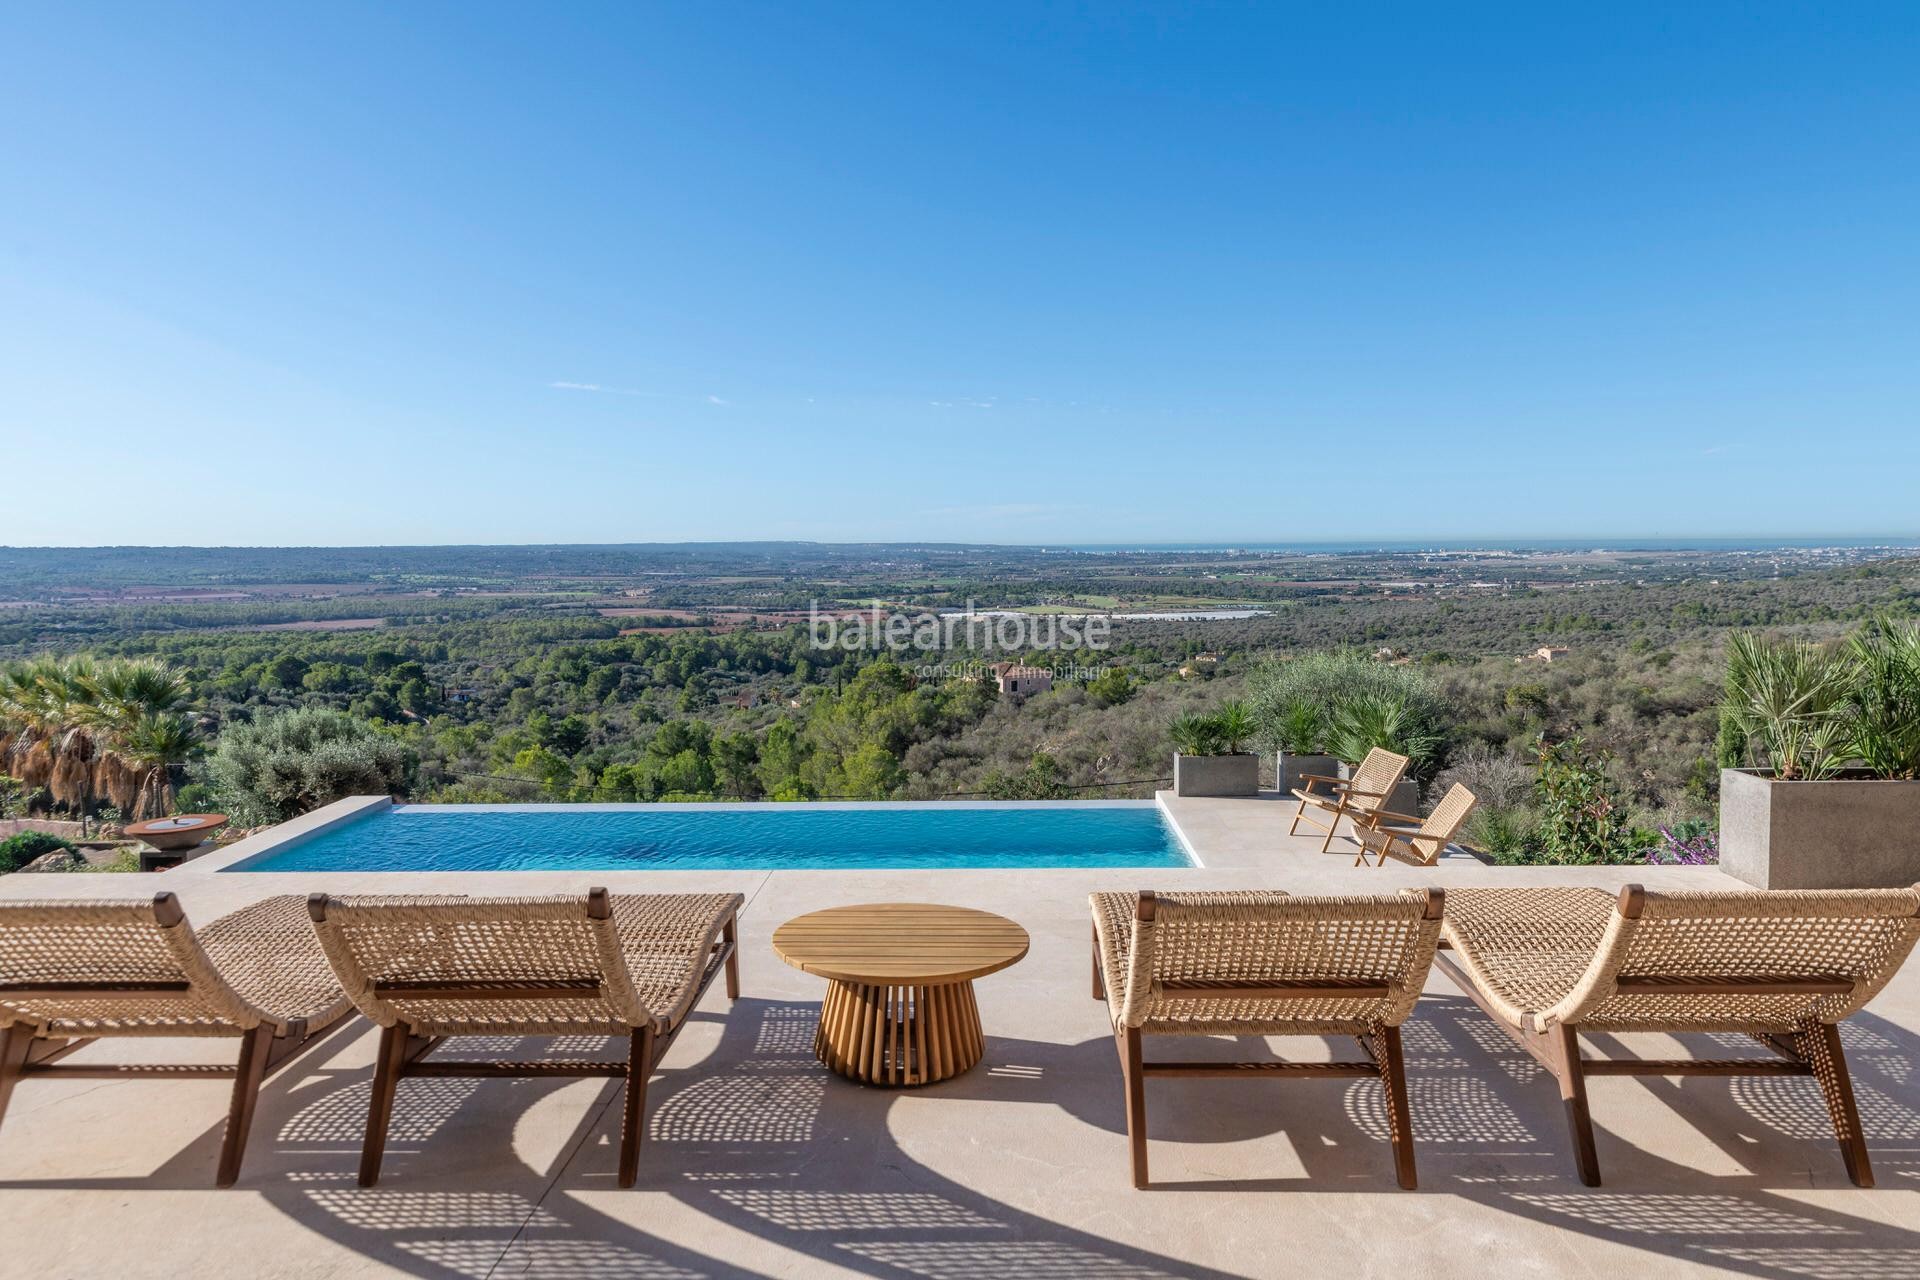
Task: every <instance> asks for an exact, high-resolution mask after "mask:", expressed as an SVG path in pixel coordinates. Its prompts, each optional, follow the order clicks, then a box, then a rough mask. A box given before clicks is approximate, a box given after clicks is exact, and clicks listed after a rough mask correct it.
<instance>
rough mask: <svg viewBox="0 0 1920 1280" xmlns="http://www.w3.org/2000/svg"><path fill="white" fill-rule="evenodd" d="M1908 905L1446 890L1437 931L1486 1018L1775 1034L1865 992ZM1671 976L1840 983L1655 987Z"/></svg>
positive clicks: (1877, 897)
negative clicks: (1787, 987) (1628, 905)
mask: <svg viewBox="0 0 1920 1280" xmlns="http://www.w3.org/2000/svg"><path fill="white" fill-rule="evenodd" d="M1916 910H1920V893H1916V892H1915V891H1914V890H1912V889H1891V890H1889V889H1841V890H1808V889H1796V890H1754V891H1734V892H1726V891H1704V890H1690V891H1680V892H1669V893H1651V892H1649V893H1645V894H1644V895H1643V897H1642V899H1641V905H1640V906H1639V909H1638V914H1637V915H1635V916H1627V915H1624V914H1622V913H1621V912H1620V911H1619V910H1618V909H1617V907H1616V896H1615V895H1613V894H1610V893H1607V892H1605V891H1604V890H1600V889H1582V888H1564V889H1563V888H1533V889H1456V890H1453V891H1452V892H1451V893H1449V894H1448V895H1447V918H1446V922H1445V925H1444V936H1445V938H1446V940H1447V943H1448V945H1450V946H1451V947H1452V948H1453V950H1454V952H1455V953H1456V954H1457V956H1458V957H1459V960H1460V963H1461V965H1462V967H1463V968H1464V969H1465V970H1466V971H1467V973H1468V975H1469V976H1470V977H1471V978H1472V979H1473V981H1474V985H1475V986H1477V987H1478V988H1479V989H1480V993H1481V994H1482V996H1484V997H1485V998H1486V999H1485V1003H1486V1004H1487V1005H1488V1007H1489V1011H1490V1012H1492V1013H1494V1014H1495V1015H1496V1016H1497V1017H1499V1018H1500V1019H1501V1020H1503V1021H1505V1022H1507V1023H1508V1024H1509V1025H1511V1026H1514V1027H1521V1028H1524V1029H1526V1030H1531V1031H1539V1030H1544V1029H1545V1028H1546V1027H1547V1025H1548V1024H1549V1023H1552V1022H1566V1023H1578V1024H1579V1025H1580V1026H1582V1027H1591V1028H1593V1029H1595V1030H1610V1031H1633V1030H1647V1031H1690V1030H1691V1031H1723V1030H1732V1031H1748V1032H1759V1031H1778V1032H1788V1031H1793V1030H1795V1029H1797V1028H1800V1027H1804V1026H1806V1025H1807V1024H1809V1023H1818V1022H1825V1023H1832V1022H1838V1021H1839V1020H1840V1019H1842V1018H1844V1017H1846V1016H1847V1015H1848V1014H1850V1013H1852V1012H1854V1011H1855V1010H1857V1009H1859V1008H1860V1007H1861V1006H1862V1005H1864V1004H1865V1003H1866V1002H1867V1001H1868V1000H1869V999H1871V998H1872V997H1873V996H1874V995H1875V994H1876V993H1878V992H1879V991H1880V989H1881V988H1882V987H1884V986H1885V985H1886V983H1887V981H1888V979H1890V978H1891V977H1892V976H1893V974H1894V971H1895V970H1896V969H1898V967H1899V965H1900V962H1901V961H1902V960H1904V959H1905V958H1906V955H1907V952H1908V951H1909V950H1910V949H1911V948H1912V946H1913V943H1914V939H1915V936H1916V930H1920V921H1916V920H1915V917H1914V913H1915V911H1916ZM1682 976H1684V977H1688V978H1696V977H1718V978H1723V979H1726V980H1727V981H1728V982H1731V983H1738V982H1739V981H1741V980H1743V979H1753V980H1754V981H1755V983H1756V987H1757V986H1759V985H1761V984H1760V983H1759V979H1761V978H1776V979H1784V978H1796V979H1831V980H1832V981H1833V982H1834V983H1835V985H1836V986H1839V987H1842V988H1843V989H1840V990H1834V991H1827V992H1809V991H1797V992H1795V991H1787V992H1780V991H1764V990H1759V989H1756V990H1754V991H1750V992H1748V991H1713V992H1707V993H1695V992H1692V991H1680V992H1675V991H1663V990H1662V989H1661V986H1660V983H1661V979H1662V978H1663V977H1672V978H1679V977H1682ZM1623 979H1625V980H1626V982H1627V984H1628V985H1627V986H1625V987H1623V986H1622V980H1623Z"/></svg>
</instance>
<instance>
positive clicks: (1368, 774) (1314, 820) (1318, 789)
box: [1287, 747, 1408, 853]
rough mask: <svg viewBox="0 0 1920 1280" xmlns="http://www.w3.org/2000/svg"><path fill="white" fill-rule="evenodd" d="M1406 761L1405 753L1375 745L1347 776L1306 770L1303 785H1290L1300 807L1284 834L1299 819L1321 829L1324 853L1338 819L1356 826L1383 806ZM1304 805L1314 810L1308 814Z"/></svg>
mask: <svg viewBox="0 0 1920 1280" xmlns="http://www.w3.org/2000/svg"><path fill="white" fill-rule="evenodd" d="M1407 764H1408V760H1407V758H1406V757H1405V756H1403V755H1396V754H1394V753H1393V752H1391V751H1388V750H1386V749H1384V748H1382V747H1375V748H1374V749H1373V750H1371V751H1369V752H1367V758H1366V759H1365V760H1362V761H1361V762H1360V767H1359V768H1358V769H1355V770H1354V771H1353V776H1352V777H1351V778H1329V777H1326V776H1325V775H1323V774H1308V775H1307V785H1306V786H1304V787H1295V788H1294V789H1293V795H1294V798H1295V799H1296V800H1298V801H1299V802H1300V808H1299V809H1298V810H1296V811H1295V812H1294V815H1293V825H1292V826H1290V827H1288V828H1287V834H1288V835H1293V834H1294V833H1295V832H1297V831H1299V830H1300V824H1301V823H1302V822H1305V823H1307V824H1308V825H1309V826H1311V827H1314V828H1315V829H1317V830H1320V831H1324V832H1326V833H1327V838H1326V839H1325V840H1322V841H1321V842H1320V852H1322V853H1325V852H1326V851H1327V850H1328V849H1330V848H1332V847H1333V833H1334V831H1335V830H1336V829H1337V828H1338V827H1339V826H1340V819H1342V818H1346V819H1348V820H1350V821H1352V822H1353V823H1354V825H1355V826H1358V825H1360V823H1361V821H1362V820H1363V819H1365V818H1368V817H1371V816H1372V814H1373V812H1374V810H1376V809H1383V808H1385V807H1386V804H1387V799H1388V797H1389V796H1391V795H1392V794H1393V789H1394V787H1395V786H1396V785H1398V783H1399V781H1400V778H1401V775H1403V774H1405V773H1406V771H1407ZM1308 809H1312V810H1313V811H1314V812H1313V813H1311V814H1310V813H1308V812H1307V810H1308ZM1323 816H1324V817H1325V819H1326V821H1324V822H1322V821H1321V818H1322V817H1323Z"/></svg>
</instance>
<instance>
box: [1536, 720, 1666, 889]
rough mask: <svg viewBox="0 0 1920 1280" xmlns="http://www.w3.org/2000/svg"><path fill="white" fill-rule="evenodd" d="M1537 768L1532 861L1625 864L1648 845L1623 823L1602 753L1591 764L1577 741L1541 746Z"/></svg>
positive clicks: (1622, 806)
mask: <svg viewBox="0 0 1920 1280" xmlns="http://www.w3.org/2000/svg"><path fill="white" fill-rule="evenodd" d="M1538 768H1539V774H1538V777H1537V778H1536V780H1535V782H1534V791H1535V794H1536V795H1537V796H1538V797H1539V801H1540V817H1541V823H1540V836H1539V850H1538V856H1537V858H1535V861H1538V862H1545V863H1553V864H1562V865H1564V864H1591V863H1603V862H1626V861H1629V860H1630V859H1631V858H1632V857H1633V855H1634V854H1635V853H1636V852H1637V851H1638V850H1639V849H1640V848H1641V847H1643V846H1644V845H1645V844H1647V843H1648V841H1647V840H1645V839H1643V838H1642V837H1641V834H1640V833H1639V832H1636V831H1635V830H1634V829H1633V828H1632V827H1631V826H1630V825H1629V824H1628V823H1627V821H1626V818H1627V809H1626V805H1625V804H1624V803H1623V802H1622V800H1621V798H1620V793H1619V790H1618V789H1617V788H1616V787H1615V786H1614V783H1613V779H1611V778H1609V777H1608V776H1607V771H1606V756H1605V754H1604V753H1602V754H1601V755H1600V756H1599V757H1598V758H1597V759H1590V758H1589V757H1588V756H1587V754H1586V744H1585V742H1583V741H1582V740H1581V739H1580V738H1578V737H1573V738H1569V739H1567V740H1566V741H1565V742H1554V743H1548V742H1542V743H1541V744H1540V758H1539V765H1538Z"/></svg>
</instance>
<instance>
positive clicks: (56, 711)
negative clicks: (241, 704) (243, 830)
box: [0, 656, 198, 823]
mask: <svg viewBox="0 0 1920 1280" xmlns="http://www.w3.org/2000/svg"><path fill="white" fill-rule="evenodd" d="M189 692H190V690H189V688H188V685H187V682H186V678H185V677H184V676H182V675H181V674H180V673H179V672H177V671H175V670H173V668H171V667H169V666H167V664H166V663H164V662H159V661H156V660H153V659H124V658H122V659H110V660H108V661H106V662H100V663H96V662H95V661H94V660H93V659H92V658H89V657H85V656H75V657H69V658H59V659H56V658H35V659H32V660H30V661H27V662H21V663H15V664H12V665H11V666H8V667H5V668H0V729H3V730H4V731H5V734H6V737H5V740H4V747H0V764H4V766H5V768H6V771H7V772H9V773H11V774H13V775H14V776H16V777H18V778H19V779H20V780H21V782H22V783H24V784H25V785H26V786H27V787H29V788H33V787H42V786H44V787H45V788H47V791H48V792H49V794H51V795H52V797H53V799H54V802H55V803H56V804H59V805H62V806H64V807H66V808H67V809H70V810H72V811H74V812H76V813H77V814H78V815H79V816H80V820H81V821H82V822H83V823H84V822H85V821H86V819H87V814H88V810H89V809H90V808H91V806H92V804H93V801H94V799H95V798H96V797H97V796H99V795H101V794H104V795H105V796H106V797H107V799H109V800H110V801H112V802H113V804H114V805H115V806H117V807H119V808H121V809H122V810H125V811H129V812H131V813H132V814H133V815H134V816H135V817H139V816H149V815H148V811H149V810H151V809H152V807H153V806H154V805H155V804H161V805H164V803H165V802H166V800H167V799H169V798H170V797H171V792H172V786H171V772H170V769H171V766H173V765H175V764H179V763H181V762H182V761H184V760H185V759H187V758H188V757H189V756H190V755H191V753H192V751H193V749H194V748H195V747H196V746H197V745H198V732H197V729H196V728H195V724H194V721H193V718H192V717H190V716H184V715H182V714H180V712H179V710H178V708H179V707H180V706H181V704H183V703H184V702H185V701H186V700H187V697H188V695H189ZM156 769H158V770H159V771H160V773H161V774H162V775H164V776H163V777H161V778H159V779H157V780H156V777H155V770H156ZM150 816H159V814H158V812H154V813H152V814H151V815H150Z"/></svg>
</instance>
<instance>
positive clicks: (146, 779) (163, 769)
mask: <svg viewBox="0 0 1920 1280" xmlns="http://www.w3.org/2000/svg"><path fill="white" fill-rule="evenodd" d="M199 751H200V728H199V721H198V719H197V717H195V716H193V715H190V714H185V713H182V712H176V711H158V712H149V713H148V714H145V715H143V716H141V717H140V718H139V719H137V720H135V721H134V722H133V723H132V724H131V725H130V726H128V727H127V728H126V730H124V731H123V732H122V733H121V734H120V735H119V736H118V737H117V738H116V740H115V745H114V754H115V755H116V756H117V757H119V758H121V759H124V760H126V761H127V762H129V763H130V764H131V765H132V766H133V767H134V769H135V770H136V771H137V774H138V777H139V779H140V785H139V788H138V790H137V791H136V792H135V793H134V799H133V803H132V805H131V806H123V808H125V809H126V813H127V816H128V817H129V818H131V819H133V820H134V821H135V822H138V821H140V820H141V819H143V818H159V817H164V816H165V815H166V813H167V811H168V810H169V809H171V808H172V807H173V767H174V766H175V765H179V764H185V763H186V762H187V761H188V760H190V759H192V758H193V757H194V756H195V755H196V754H198V753H199ZM116 803H118V802H117V801H116Z"/></svg>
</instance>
